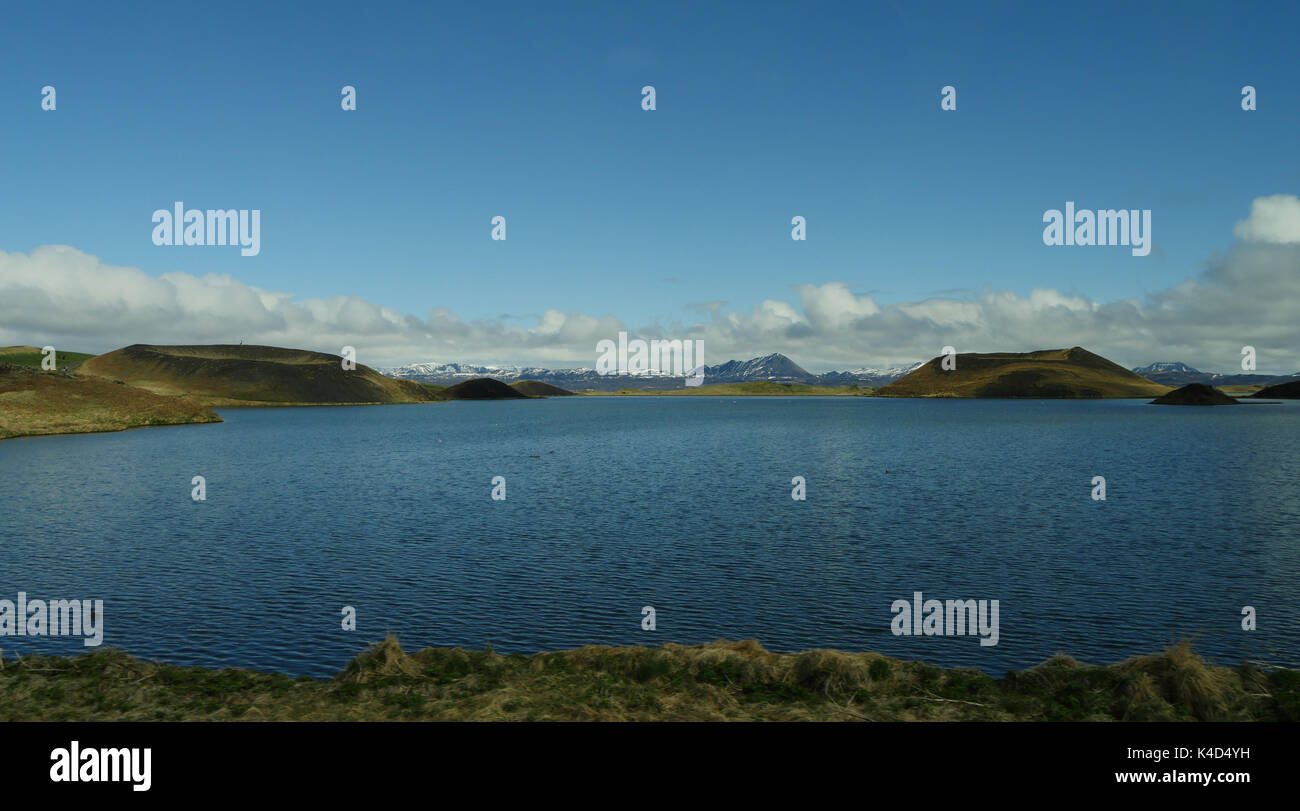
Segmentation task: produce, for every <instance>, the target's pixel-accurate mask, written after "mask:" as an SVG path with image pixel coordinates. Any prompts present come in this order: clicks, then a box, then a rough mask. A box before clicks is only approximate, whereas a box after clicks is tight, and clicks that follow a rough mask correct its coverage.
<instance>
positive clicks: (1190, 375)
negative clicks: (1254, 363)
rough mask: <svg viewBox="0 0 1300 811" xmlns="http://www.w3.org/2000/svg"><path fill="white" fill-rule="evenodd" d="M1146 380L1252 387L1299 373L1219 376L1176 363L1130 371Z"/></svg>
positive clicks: (1141, 367) (1247, 373) (1288, 378)
mask: <svg viewBox="0 0 1300 811" xmlns="http://www.w3.org/2000/svg"><path fill="white" fill-rule="evenodd" d="M1132 371H1133V372H1135V373H1136V374H1140V375H1142V376H1143V377H1145V378H1146V379H1147V380H1151V381H1154V382H1156V383H1164V384H1165V385H1166V386H1186V385H1187V384H1188V383H1205V384H1207V385H1210V386H1254V385H1264V386H1268V385H1272V384H1273V383H1285V382H1287V381H1290V380H1295V379H1296V378H1297V377H1300V372H1297V373H1296V374H1293V375H1261V374H1252V373H1250V372H1243V373H1241V374H1219V373H1217V372H1202V371H1200V370H1198V369H1193V368H1192V367H1191V366H1188V365H1187V364H1186V363H1180V362H1176V361H1159V362H1156V363H1148V364H1147V365H1146V366H1138V367H1135V368H1134V369H1132Z"/></svg>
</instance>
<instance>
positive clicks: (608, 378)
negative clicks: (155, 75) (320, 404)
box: [384, 352, 925, 391]
mask: <svg viewBox="0 0 1300 811" xmlns="http://www.w3.org/2000/svg"><path fill="white" fill-rule="evenodd" d="M924 364H925V361H920V362H918V363H914V364H911V365H908V366H899V367H889V368H887V369H875V368H863V369H854V370H852V371H847V372H826V373H825V374H820V375H819V374H813V373H812V372H809V371H808V370H806V369H804V368H803V367H802V366H800V365H799V364H797V363H795V362H794V361H792V360H790V358H788V357H786V356H785V355H782V354H780V353H779V352H774V353H773V354H771V355H764V356H763V357H761V358H753V359H751V360H729V361H727V362H726V363H721V364H718V365H717V366H707V365H706V366H705V367H704V383H705V385H709V384H713V383H747V382H751V381H756V380H770V381H773V382H777V383H801V384H806V385H812V386H849V385H859V386H868V387H876V386H883V385H885V384H886V383H892V382H893V381H895V380H897V379H898V378H900V377H902V376H903V375H906V374H908V373H909V372H911V371H913V370H914V369H916V368H918V367H920V366H923V365H924ZM384 372H385V374H388V375H389V376H391V377H401V378H406V379H408V380H416V381H419V382H421V383H433V384H437V385H442V386H448V385H454V384H456V383H460V382H462V381H465V380H470V379H473V378H476V377H492V378H496V379H497V380H500V381H502V382H504V383H513V382H515V381H518V380H540V381H542V382H543V383H550V384H551V385H553V386H559V387H561V388H565V389H569V390H570V391H582V390H585V389H594V390H597V391H614V390H617V389H623V388H644V389H675V388H681V387H682V385H683V384H682V378H681V377H672V376H663V375H601V374H598V373H597V372H596V370H595V369H590V368H579V369H545V368H541V367H536V366H476V365H473V364H466V363H412V364H409V365H407V366H400V367H397V368H393V369H386V370H384Z"/></svg>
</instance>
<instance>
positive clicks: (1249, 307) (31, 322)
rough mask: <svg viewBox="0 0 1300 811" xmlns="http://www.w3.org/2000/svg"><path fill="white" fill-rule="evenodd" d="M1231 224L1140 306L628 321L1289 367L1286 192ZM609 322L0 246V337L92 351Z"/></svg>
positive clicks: (1017, 302)
mask: <svg viewBox="0 0 1300 811" xmlns="http://www.w3.org/2000/svg"><path fill="white" fill-rule="evenodd" d="M1236 234H1237V236H1238V238H1239V241H1238V242H1237V244H1236V245H1234V246H1233V248H1232V250H1231V251H1230V252H1229V253H1228V254H1227V255H1226V256H1224V257H1221V258H1218V259H1216V260H1215V261H1214V262H1213V263H1212V264H1211V265H1210V267H1209V269H1208V270H1206V271H1205V272H1204V273H1202V274H1200V275H1199V276H1197V277H1195V278H1190V279H1187V280H1186V281H1184V282H1182V283H1180V284H1177V285H1174V286H1173V287H1170V288H1168V289H1166V290H1163V291H1160V292H1158V293H1155V294H1153V295H1151V296H1149V297H1147V298H1146V299H1144V300H1141V301H1139V300H1133V299H1129V300H1118V301H1109V302H1099V301H1094V300H1091V299H1089V298H1086V297H1083V296H1078V295H1067V294H1065V293H1062V292H1060V291H1057V290H1050V289H1037V290H1034V291H1032V292H1031V293H1030V294H1029V296H1028V297H1024V296H1020V295H1017V294H1015V293H1012V292H1008V291H999V290H991V289H986V290H984V291H983V292H981V293H979V294H978V295H977V296H975V297H973V298H964V299H957V298H943V297H932V298H927V299H923V300H920V301H912V302H903V303H898V304H889V305H880V304H878V303H877V302H876V301H875V300H874V299H873V298H872V297H870V296H865V295H864V296H855V295H853V293H852V292H851V291H850V290H849V289H848V287H846V286H845V285H844V284H842V283H839V282H833V281H832V282H827V283H824V284H820V285H813V284H804V285H799V286H796V287H794V288H793V289H794V291H795V294H796V301H794V302H789V301H780V300H766V301H763V302H762V303H760V304H759V305H757V306H756V307H754V308H753V310H752V311H751V312H749V313H738V312H729V311H726V310H725V305H724V304H722V303H721V302H712V303H710V304H709V305H708V306H702V305H697V306H695V307H694V308H693V310H694V312H696V313H697V314H698V315H699V317H702V318H705V319H706V320H703V321H697V322H692V323H686V324H681V323H677V324H653V325H648V326H646V327H643V328H641V329H638V330H629V332H633V333H634V334H638V335H641V336H642V337H646V338H653V337H670V338H672V337H677V338H685V337H690V338H700V339H703V340H704V341H705V349H706V352H707V357H709V358H710V359H711V362H721V361H723V360H726V359H728V358H750V357H754V356H756V355H760V354H766V353H768V352H783V353H785V354H787V355H789V356H790V357H792V358H794V359H795V360H796V361H797V362H799V363H801V364H803V365H805V366H806V367H808V368H810V369H814V370H817V369H826V368H847V367H854V366H862V365H882V364H886V363H904V362H910V361H914V360H920V359H926V358H930V357H933V356H935V355H937V354H938V353H939V352H940V350H941V348H942V347H943V346H944V345H948V344H951V345H952V346H954V347H956V348H957V350H958V351H959V352H993V351H1025V350H1029V349H1041V348H1055V347H1065V346H1072V345H1081V346H1084V347H1087V348H1088V349H1090V350H1092V351H1094V352H1097V353H1099V354H1101V355H1104V356H1106V357H1109V358H1111V359H1112V360H1115V361H1116V362H1119V363H1122V364H1125V365H1134V364H1138V363H1147V362H1150V361H1153V360H1182V361H1185V362H1187V363H1191V364H1192V365H1194V366H1197V367H1200V368H1205V369H1208V370H1213V371H1230V370H1232V369H1234V368H1238V364H1239V359H1240V351H1241V347H1242V346H1244V345H1247V344H1249V345H1252V346H1254V347H1256V349H1257V350H1258V352H1259V358H1260V361H1259V363H1260V371H1271V372H1294V371H1297V370H1300V351H1297V350H1300V199H1297V198H1296V197H1293V196H1289V195H1278V196H1273V197H1262V198H1259V199H1257V200H1255V201H1254V203H1253V205H1252V207H1251V214H1250V217H1249V218H1248V219H1247V220H1245V221H1243V222H1241V223H1238V224H1237V228H1236ZM683 304H684V305H686V304H687V303H686V302H683ZM622 329H627V327H625V326H624V325H623V324H622V323H621V322H620V321H619V320H618V319H616V318H614V317H612V316H604V317H596V316H592V315H587V314H583V313H572V312H568V313H566V312H562V311H560V310H557V309H548V310H546V311H545V312H544V313H543V314H542V316H541V317H540V318H539V320H538V322H537V324H536V325H535V326H533V327H521V326H517V325H509V324H506V323H505V322H504V321H501V320H495V321H488V320H485V321H465V320H463V319H461V318H460V317H458V316H457V315H456V314H454V313H452V312H450V311H449V310H447V309H446V308H441V307H437V308H434V309H432V310H430V311H429V313H428V315H427V316H426V317H424V318H420V317H417V316H415V315H411V314H407V313H400V312H397V311H394V310H391V309H388V308H386V307H379V306H377V305H375V304H372V303H371V302H369V301H366V300H365V299H363V298H360V297H358V296H350V295H349V296H336V297H333V298H329V299H302V300H298V299H295V298H294V297H293V296H292V295H291V294H288V293H280V292H272V291H266V290H260V289H258V288H255V287H252V286H250V285H247V284H245V283H244V282H242V281H240V280H238V279H235V278H232V277H230V276H228V275H215V274H214V275H207V276H202V277H198V276H193V275H190V274H187V273H166V274H163V275H162V276H159V277H154V276H150V275H148V274H146V273H144V272H143V271H141V270H139V269H137V268H129V267H116V266H113V265H107V264H104V263H102V262H101V261H100V260H99V259H98V258H96V257H94V256H90V255H88V254H85V253H82V252H81V251H78V250H76V249H75V248H70V247H66V246H44V247H40V248H37V249H36V250H34V251H32V252H31V254H30V255H28V254H22V253H4V252H0V343H37V344H45V343H50V344H53V345H55V346H64V347H67V348H69V349H74V350H82V351H92V352H100V351H106V350H109V349H113V348H116V347H118V346H121V345H124V344H128V343H233V342H237V341H238V340H240V339H241V338H242V339H244V340H246V341H247V342H249V343H263V344H273V345H279V346H294V347H302V348H307V349H317V350H321V351H327V352H336V353H337V352H338V351H340V349H341V348H342V347H343V346H345V345H350V346H355V347H357V349H358V352H359V360H361V362H363V363H368V364H371V365H376V366H386V365H395V364H399V363H405V362H408V361H414V360H438V361H451V360H455V361H465V362H504V363H520V362H526V363H549V364H555V365H564V364H571V363H579V364H584V365H591V364H593V363H594V361H595V354H596V353H595V347H596V344H597V342H598V341H600V340H601V339H604V338H612V337H614V336H616V335H617V333H618V332H619V330H622Z"/></svg>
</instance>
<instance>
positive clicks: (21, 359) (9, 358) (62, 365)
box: [0, 346, 95, 372]
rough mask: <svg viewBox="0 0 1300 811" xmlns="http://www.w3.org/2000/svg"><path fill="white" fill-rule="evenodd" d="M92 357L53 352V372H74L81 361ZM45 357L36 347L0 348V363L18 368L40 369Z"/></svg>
mask: <svg viewBox="0 0 1300 811" xmlns="http://www.w3.org/2000/svg"><path fill="white" fill-rule="evenodd" d="M93 357H95V356H94V355H87V354H86V353H84V352H60V351H59V350H57V349H56V350H55V351H54V363H55V370H56V371H59V372H71V371H75V370H76V368H77V367H78V366H80V365H81V363H82V361H84V360H86V359H87V358H93ZM44 359H45V355H44V354H43V353H42V352H41V349H40V347H37V346H0V362H2V363H13V364H16V365H18V366H30V367H31V368H33V369H40V368H41V361H43V360H44Z"/></svg>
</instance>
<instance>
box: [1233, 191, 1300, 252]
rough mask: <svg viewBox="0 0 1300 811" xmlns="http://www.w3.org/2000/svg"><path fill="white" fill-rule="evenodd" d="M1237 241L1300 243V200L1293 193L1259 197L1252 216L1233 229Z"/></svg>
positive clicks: (1252, 207)
mask: <svg viewBox="0 0 1300 811" xmlns="http://www.w3.org/2000/svg"><path fill="white" fill-rule="evenodd" d="M1233 233H1234V234H1235V235H1236V237H1237V239H1244V240H1251V241H1254V242H1274V243H1279V244H1293V243H1296V242H1300V198H1298V197H1296V196H1295V195H1293V194H1275V195H1273V196H1272V197H1257V198H1255V200H1254V202H1252V203H1251V204H1250V217H1248V218H1246V219H1244V220H1242V221H1241V222H1239V223H1237V227H1236V228H1235V229H1233Z"/></svg>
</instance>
